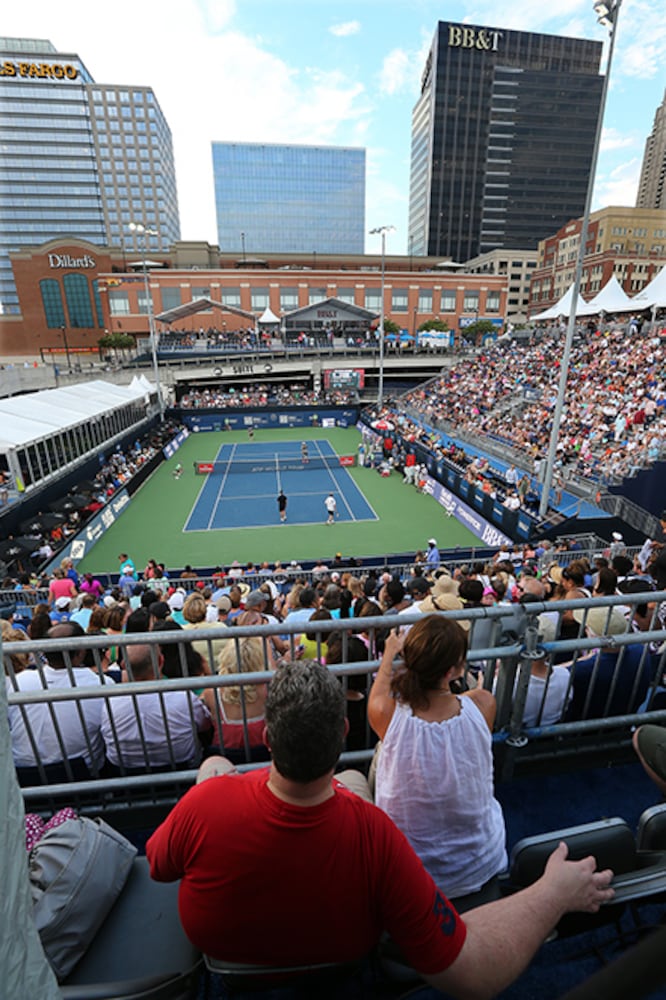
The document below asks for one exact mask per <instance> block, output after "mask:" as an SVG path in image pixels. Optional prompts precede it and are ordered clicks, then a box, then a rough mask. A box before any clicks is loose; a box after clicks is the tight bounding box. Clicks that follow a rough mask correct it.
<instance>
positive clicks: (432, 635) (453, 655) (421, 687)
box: [391, 615, 467, 708]
mask: <svg viewBox="0 0 666 1000" xmlns="http://www.w3.org/2000/svg"><path fill="white" fill-rule="evenodd" d="M466 655H467V633H466V632H465V631H464V629H462V628H461V627H460V625H459V624H458V623H457V622H455V621H452V620H451V619H450V618H440V617H439V616H438V615H426V616H425V617H423V618H422V619H421V620H420V621H418V622H417V623H416V625H413V626H412V627H411V629H410V630H409V632H408V634H407V637H406V639H405V642H404V645H403V648H402V658H403V666H402V668H401V669H400V670H398V671H397V673H396V674H395V675H394V677H393V680H392V681H391V690H392V692H393V694H394V695H395V697H396V698H399V699H400V701H402V702H404V703H405V704H407V705H411V707H412V708H427V707H428V705H429V704H430V700H429V697H428V694H429V692H432V691H435V690H436V689H437V688H439V686H440V684H441V681H442V678H443V677H444V676H445V674H447V673H448V672H449V670H451V669H452V668H453V667H457V666H458V665H460V664H462V663H463V661H464V659H465V656H466Z"/></svg>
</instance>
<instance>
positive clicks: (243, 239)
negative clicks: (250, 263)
mask: <svg viewBox="0 0 666 1000" xmlns="http://www.w3.org/2000/svg"><path fill="white" fill-rule="evenodd" d="M241 253H242V255H243V263H245V233H241Z"/></svg>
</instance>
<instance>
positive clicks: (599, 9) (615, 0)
mask: <svg viewBox="0 0 666 1000" xmlns="http://www.w3.org/2000/svg"><path fill="white" fill-rule="evenodd" d="M621 6H622V0H608V2H607V3H604V2H603V0H597V2H596V3H594V4H593V7H594V12H595V14H596V15H597V17H598V20H599V23H600V24H603V25H604V26H605V27H607V28H609V29H610V46H609V49H608V61H607V63H606V75H605V77H604V82H603V87H602V90H601V102H600V105H599V115H598V117H597V128H596V131H595V134H594V147H593V150H592V162H591V163H590V175H589V178H588V181H587V194H586V196H585V208H584V210H583V221H582V224H581V230H580V243H579V245H578V257H577V258H576V273H575V276H574V283H573V290H572V296H571V311H570V313H569V322H568V323H567V332H566V336H565V339H564V349H563V352H562V361H561V364H560V380H559V383H558V387H557V399H556V402H555V410H554V412H553V426H552V429H551V432H550V442H549V446H548V457H547V459H546V469H545V474H544V479H543V486H542V488H541V500H540V503H539V517H541V518H545V517H546V514H547V513H548V500H549V498H550V490H551V487H552V485H553V474H554V471H555V461H556V458H557V442H558V438H559V435H560V426H561V424H562V413H563V410H564V397H565V395H566V388H567V377H568V374H569V362H570V359H571V348H572V345H573V338H574V333H575V331H576V310H577V309H578V299H579V297H580V286H581V279H582V277H583V262H584V260H585V248H586V245H587V232H588V228H589V225H590V210H591V207H592V194H593V192H594V181H595V177H596V173H597V160H598V159H599V146H600V145H601V130H602V128H603V124H604V112H605V110H606V97H607V94H608V81H609V79H610V72H611V66H612V64H613V52H614V49H615V36H616V33H617V20H618V16H619V13H620V7H621Z"/></svg>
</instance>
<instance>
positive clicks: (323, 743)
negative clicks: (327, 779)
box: [266, 660, 345, 783]
mask: <svg viewBox="0 0 666 1000" xmlns="http://www.w3.org/2000/svg"><path fill="white" fill-rule="evenodd" d="M266 729H267V734H268V742H269V744H270V747H271V751H272V754H273V762H274V764H275V766H276V768H277V770H278V771H279V772H280V774H281V775H282V776H283V777H285V778H289V779H290V780H291V781H299V782H303V783H305V782H308V781H315V780H316V779H317V778H321V777H322V776H323V775H325V774H326V773H327V772H328V771H330V770H332V769H333V768H334V767H335V765H336V763H337V760H338V757H339V756H340V753H341V752H342V747H343V744H344V737H345V697H344V693H343V690H342V685H341V684H340V681H339V680H338V679H337V678H336V677H335V676H334V675H333V674H332V673H331V672H330V671H329V670H327V669H326V667H324V666H322V665H321V664H320V663H317V662H316V661H315V660H297V661H295V662H293V663H287V664H285V665H284V666H281V667H278V669H277V671H276V672H275V675H274V677H273V679H272V680H271V683H270V685H269V688H268V698H267V699H266Z"/></svg>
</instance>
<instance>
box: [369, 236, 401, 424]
mask: <svg viewBox="0 0 666 1000" xmlns="http://www.w3.org/2000/svg"><path fill="white" fill-rule="evenodd" d="M394 232H395V226H377V227H376V228H375V229H371V230H370V233H369V235H370V236H381V238H382V290H381V307H380V310H379V386H378V389H377V406H378V408H379V409H380V410H381V408H382V405H383V402H384V288H385V280H384V279H385V274H386V234H387V233H394Z"/></svg>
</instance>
